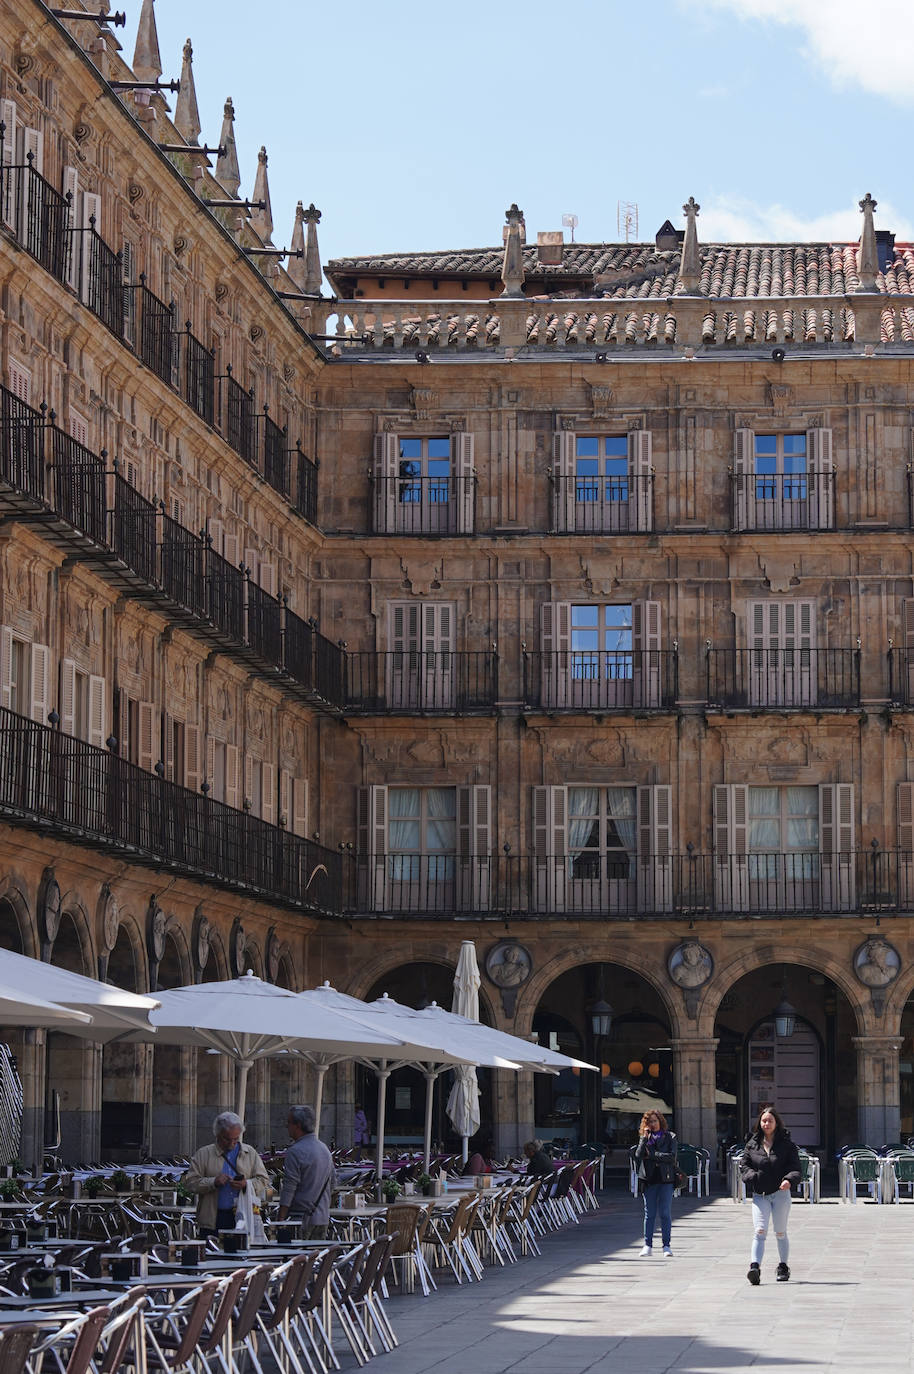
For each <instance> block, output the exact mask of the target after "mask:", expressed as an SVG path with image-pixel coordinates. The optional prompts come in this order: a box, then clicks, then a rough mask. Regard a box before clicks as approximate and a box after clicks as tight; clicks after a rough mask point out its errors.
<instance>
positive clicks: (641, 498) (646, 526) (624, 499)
mask: <svg viewBox="0 0 914 1374" xmlns="http://www.w3.org/2000/svg"><path fill="white" fill-rule="evenodd" d="M550 481H551V483H552V528H553V529H554V530H555V531H556V532H557V533H558V534H631V533H633V532H638V531H648V530H652V529H653V528H654V474H653V473H648V474H646V475H645V476H643V477H641V476H634V475H633V476H612V477H611V476H604V477H599V476H596V477H576V476H563V475H560V474H558V473H552V475H551V477H550Z"/></svg>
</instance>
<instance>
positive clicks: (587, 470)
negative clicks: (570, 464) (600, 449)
mask: <svg viewBox="0 0 914 1374" xmlns="http://www.w3.org/2000/svg"><path fill="white" fill-rule="evenodd" d="M574 466H575V472H576V473H577V475H578V476H579V477H596V476H597V474H598V473H599V471H600V464H599V462H598V461H597V459H596V458H578V459H577V461H576V462H575V465H574Z"/></svg>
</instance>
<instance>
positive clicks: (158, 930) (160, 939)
mask: <svg viewBox="0 0 914 1374" xmlns="http://www.w3.org/2000/svg"><path fill="white" fill-rule="evenodd" d="M165 924H166V922H165V912H164V911H163V910H162V908H161V907H160V906H159V904H158V902H157V901H156V899H155V897H153V898H152V899H151V901H150V903H149V911H148V913H147V916H146V938H147V942H148V944H149V957H150V959H152V961H153V963H156V964H158V963H159V962H160V961H161V959H162V956H163V955H164V953H165Z"/></svg>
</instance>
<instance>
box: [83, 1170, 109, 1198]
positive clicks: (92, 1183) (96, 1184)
mask: <svg viewBox="0 0 914 1374" xmlns="http://www.w3.org/2000/svg"><path fill="white" fill-rule="evenodd" d="M104 1186H105V1180H104V1179H103V1178H102V1176H101V1174H90V1175H89V1177H88V1178H87V1179H85V1180H84V1181H83V1192H84V1193H85V1195H86V1197H91V1198H96V1197H98V1195H99V1193H100V1192H101V1190H102V1189H103V1188H104Z"/></svg>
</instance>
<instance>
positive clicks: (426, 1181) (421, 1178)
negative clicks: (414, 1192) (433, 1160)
mask: <svg viewBox="0 0 914 1374" xmlns="http://www.w3.org/2000/svg"><path fill="white" fill-rule="evenodd" d="M431 1186H432V1180H431V1176H430V1175H429V1174H419V1175H417V1177H416V1187H417V1188H418V1189H419V1192H420V1193H421V1194H422V1196H423V1197H428V1195H429V1189H430V1188H431Z"/></svg>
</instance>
